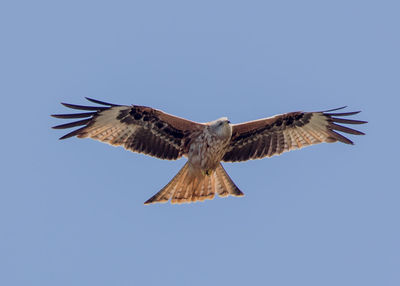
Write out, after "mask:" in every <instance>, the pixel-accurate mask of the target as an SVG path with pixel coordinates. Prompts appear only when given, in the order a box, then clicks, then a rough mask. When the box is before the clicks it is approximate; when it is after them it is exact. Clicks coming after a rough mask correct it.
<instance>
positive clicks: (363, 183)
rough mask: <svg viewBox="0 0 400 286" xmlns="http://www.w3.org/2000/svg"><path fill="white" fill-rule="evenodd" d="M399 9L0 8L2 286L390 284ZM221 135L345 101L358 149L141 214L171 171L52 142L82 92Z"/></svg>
mask: <svg viewBox="0 0 400 286" xmlns="http://www.w3.org/2000/svg"><path fill="white" fill-rule="evenodd" d="M399 9H400V5H399V2H398V1H348V0H347V1H329V2H328V1H82V0H80V1H40V0H38V1H3V2H2V3H1V4H0V36H1V45H0V82H1V84H0V94H1V112H0V116H1V122H2V127H1V129H2V132H1V139H2V140H1V148H0V152H1V154H0V155H1V160H0V168H1V169H0V171H1V191H0V272H1V275H0V284H1V285H7V286H9V285H10V286H11V285H41V286H45V285H52V286H53V285H58V286H62V285H308V286H309V285H400V271H399V269H400V244H399V241H400V229H399V215H400V211H399V200H400V194H399V186H398V185H399V184H398V177H399V166H398V161H399V151H398V146H397V145H398V143H399V141H400V136H399V127H398V123H397V122H398V110H399V107H398V106H399V104H400V101H399V94H400V85H399V79H400V56H399V51H400V37H399V27H400V17H399ZM85 96H88V97H93V98H97V99H100V100H104V101H109V102H115V103H119V104H139V105H148V106H152V107H156V108H159V109H162V110H164V111H166V112H168V113H172V114H176V115H179V116H182V117H186V118H189V119H192V120H196V121H201V122H205V121H211V120H214V119H216V118H219V117H221V116H228V117H229V118H230V120H231V121H232V122H234V123H237V122H242V121H248V120H253V119H257V118H261V117H267V116H272V115H274V114H277V113H285V112H290V111H297V110H306V111H314V110H323V109H329V108H335V107H339V106H342V105H348V106H349V109H348V110H349V111H352V110H362V111H363V112H362V113H361V114H360V115H358V116H356V117H355V118H356V119H361V120H368V121H369V124H368V125H364V126H361V127H360V130H362V131H364V132H366V133H367V135H366V136H358V137H356V136H352V137H351V139H352V140H354V141H355V142H356V145H355V146H348V145H345V144H321V145H318V146H313V147H310V148H305V149H302V150H301V151H295V152H290V153H285V154H283V155H281V156H278V157H274V158H270V159H264V160H257V161H249V162H245V163H240V164H228V163H227V164H224V166H225V168H226V169H227V171H228V173H229V174H230V176H231V177H232V179H233V180H234V181H235V183H236V184H237V185H238V186H239V188H241V189H242V190H243V191H244V192H245V194H246V196H245V197H243V198H227V199H219V198H217V199H214V200H213V201H207V202H205V203H197V204H189V205H180V206H176V205H174V206H173V205H170V204H162V205H151V206H144V205H143V202H144V201H145V200H147V199H148V198H149V197H150V196H152V195H153V194H154V193H155V192H157V191H158V190H159V189H160V188H162V187H163V186H164V185H165V184H166V183H168V181H169V180H170V179H171V178H172V177H173V176H174V175H175V174H176V173H177V172H178V170H179V169H180V168H181V166H182V165H183V164H184V162H185V160H184V159H183V160H179V161H174V162H171V161H162V160H157V159H154V158H151V157H146V156H143V155H139V154H133V153H130V152H127V151H125V150H123V149H122V148H113V147H111V146H109V145H106V144H101V143H99V142H96V141H92V140H78V139H75V138H73V139H69V140H65V141H58V140H57V139H58V137H60V136H61V135H62V134H64V133H63V132H62V131H58V130H52V129H50V127H51V126H53V125H57V124H60V123H61V122H60V121H61V120H57V119H54V118H51V117H49V114H51V113H63V112H67V109H66V108H63V107H62V106H61V105H59V102H61V101H64V102H70V103H77V104H84V103H85V101H84V99H83V98H84V97H85Z"/></svg>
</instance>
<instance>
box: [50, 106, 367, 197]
mask: <svg viewBox="0 0 400 286" xmlns="http://www.w3.org/2000/svg"><path fill="white" fill-rule="evenodd" d="M86 99H87V100H89V101H91V102H93V103H95V104H98V105H97V106H82V105H75V104H68V103H62V104H63V105H64V106H66V107H69V108H72V109H77V110H84V111H86V112H84V113H74V114H54V115H52V116H53V117H56V118H61V119H80V118H84V119H80V120H78V121H74V122H71V123H67V124H62V125H58V126H54V127H53V128H55V129H64V128H71V127H76V126H82V127H80V128H79V129H76V130H74V131H72V132H70V133H68V134H66V135H64V136H62V137H61V138H60V139H66V138H69V137H73V136H77V137H79V138H86V137H89V138H92V139H95V140H99V141H102V142H106V143H109V144H111V145H114V146H123V147H124V148H125V149H127V150H130V151H133V152H138V153H144V154H147V155H150V156H153V157H157V158H160V159H167V160H176V159H179V158H181V157H182V156H184V157H187V162H186V164H185V165H184V166H183V168H182V169H181V170H180V171H179V172H178V174H177V175H175V177H174V178H173V179H172V180H171V181H170V182H169V183H168V184H167V185H166V186H165V187H164V188H162V189H161V190H160V191H159V192H158V193H156V194H155V195H154V196H152V197H151V198H150V199H148V200H147V201H146V202H145V204H151V203H160V202H167V201H169V200H171V203H190V202H196V201H204V200H205V199H213V198H214V196H215V194H218V195H219V196H220V197H226V196H236V197H240V196H243V193H242V191H241V190H240V189H239V188H238V187H237V186H236V185H235V184H234V183H233V181H232V179H231V178H230V177H229V176H228V174H227V173H226V171H225V170H224V168H223V167H222V165H221V161H224V162H240V161H246V160H251V159H260V158H264V157H271V156H274V155H279V154H281V153H283V152H286V151H290V150H294V149H300V148H302V147H305V146H309V145H314V144H318V143H322V142H327V143H332V142H337V141H340V142H342V143H346V144H353V142H352V141H350V140H349V139H348V138H346V137H344V136H343V135H341V134H339V133H337V131H339V132H343V133H348V134H354V135H363V134H364V133H362V132H360V131H357V130H354V129H351V128H348V127H345V126H342V125H339V124H341V123H342V124H363V123H366V121H360V120H354V119H347V118H343V117H347V116H350V115H355V114H357V113H359V112H360V111H356V112H338V113H335V112H334V111H337V110H339V109H343V108H345V107H341V108H336V109H331V110H326V111H318V112H302V111H297V112H290V113H285V114H279V115H276V116H273V117H268V118H263V119H259V120H254V121H249V122H245V123H239V124H231V123H230V121H229V120H228V119H227V118H226V117H222V118H220V119H217V120H215V121H211V122H207V123H197V122H194V121H190V120H187V119H184V118H180V117H177V116H174V115H171V114H168V113H165V112H163V111H161V110H158V109H154V108H151V107H146V106H138V105H130V106H127V105H117V104H112V103H107V102H103V101H99V100H95V99H91V98H86Z"/></svg>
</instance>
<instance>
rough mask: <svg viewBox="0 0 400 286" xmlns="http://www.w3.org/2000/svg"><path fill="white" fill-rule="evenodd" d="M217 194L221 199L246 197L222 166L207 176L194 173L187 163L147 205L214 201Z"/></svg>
mask: <svg viewBox="0 0 400 286" xmlns="http://www.w3.org/2000/svg"><path fill="white" fill-rule="evenodd" d="M215 193H217V194H218V195H219V196H220V197H227V196H229V195H231V196H236V197H241V196H243V195H244V194H243V193H242V192H241V191H240V190H239V188H238V187H237V186H236V185H235V183H233V181H232V179H231V178H230V177H229V175H228V174H227V173H226V171H225V170H224V168H223V167H222V165H221V164H219V165H218V167H217V168H216V169H215V171H214V172H213V173H212V174H211V175H208V176H207V175H204V174H203V173H201V172H193V171H192V170H191V169H190V168H189V165H188V163H186V164H185V166H183V168H182V169H181V170H180V171H179V172H178V174H176V176H175V177H174V178H173V179H172V180H171V181H170V182H169V183H168V184H167V185H166V186H165V187H164V188H163V189H162V190H161V191H159V192H158V193H157V194H155V195H154V196H152V197H151V198H150V199H148V200H147V201H146V202H145V204H152V203H165V202H167V201H169V200H170V199H171V203H172V204H180V203H191V202H197V201H204V200H212V199H213V198H214V196H215Z"/></svg>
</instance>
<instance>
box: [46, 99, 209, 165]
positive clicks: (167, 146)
mask: <svg viewBox="0 0 400 286" xmlns="http://www.w3.org/2000/svg"><path fill="white" fill-rule="evenodd" d="M86 99H87V100H89V101H91V102H94V103H96V104H99V105H100V106H81V105H74V104H67V103H62V104H63V105H64V106H66V107H69V108H72V109H78V110H85V111H88V112H85V113H75V114H54V115H52V116H53V117H56V118H61V119H79V118H85V119H81V120H78V121H74V122H71V123H67V124H62V125H58V126H54V127H53V128H55V129H65V128H72V127H76V126H83V127H80V128H79V129H76V130H74V131H72V132H70V133H68V134H66V135H64V136H62V137H61V138H60V139H66V138H69V137H72V136H77V137H79V138H86V137H89V138H92V139H96V140H99V141H102V142H106V143H109V144H111V145H114V146H123V147H124V148H126V149H128V150H130V151H134V152H138V153H144V154H147V155H150V156H154V157H157V158H160V159H169V160H175V159H178V158H180V157H181V156H182V155H184V154H185V153H186V152H187V150H186V147H187V144H188V140H190V136H191V135H192V134H193V133H194V132H196V131H199V130H203V129H204V125H203V124H201V123H196V122H193V121H189V120H186V119H183V118H180V117H176V116H173V115H170V114H167V113H164V112H162V111H160V110H157V109H153V108H150V107H146V106H138V105H132V106H124V105H116V104H111V103H107V102H103V101H99V100H95V99H91V98H86Z"/></svg>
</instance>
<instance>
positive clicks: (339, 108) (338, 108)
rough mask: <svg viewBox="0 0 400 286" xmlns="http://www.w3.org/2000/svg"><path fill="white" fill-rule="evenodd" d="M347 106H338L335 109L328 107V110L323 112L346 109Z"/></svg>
mask: <svg viewBox="0 0 400 286" xmlns="http://www.w3.org/2000/svg"><path fill="white" fill-rule="evenodd" d="M346 107H347V105H344V106H342V107H337V108H333V109H328V110H324V111H321V112H332V111H336V110H341V109H345V108H346Z"/></svg>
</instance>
